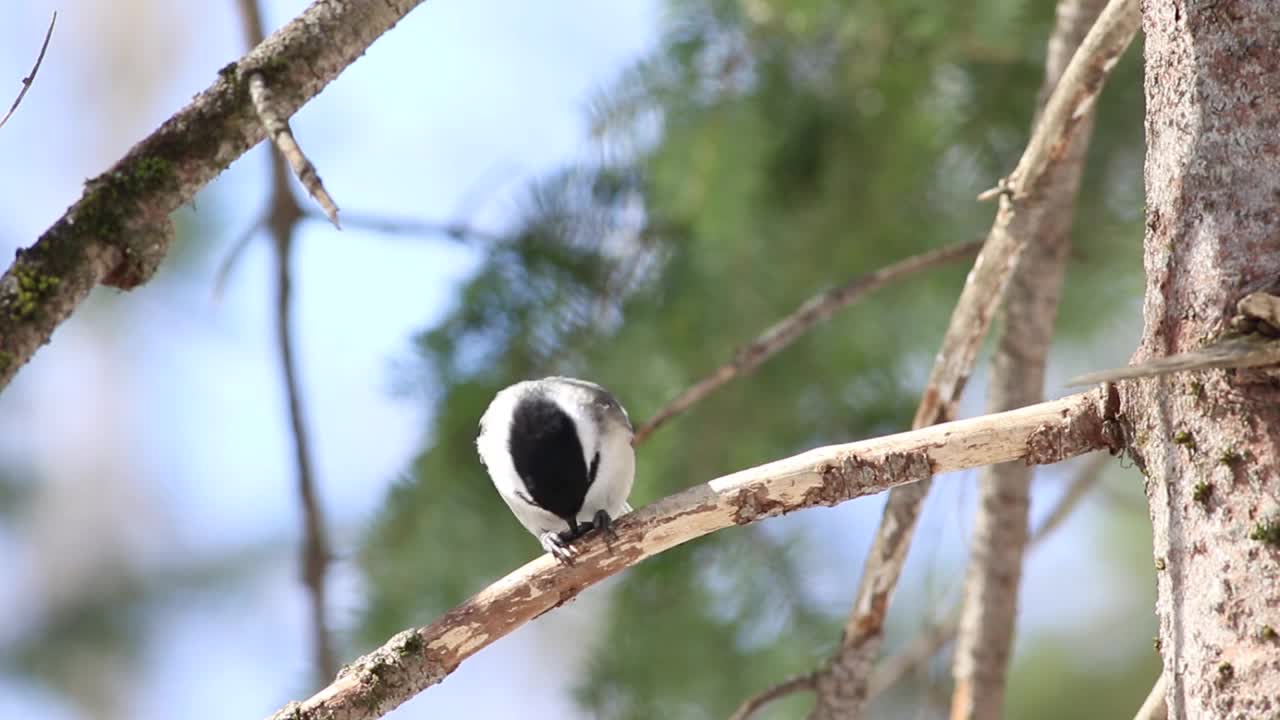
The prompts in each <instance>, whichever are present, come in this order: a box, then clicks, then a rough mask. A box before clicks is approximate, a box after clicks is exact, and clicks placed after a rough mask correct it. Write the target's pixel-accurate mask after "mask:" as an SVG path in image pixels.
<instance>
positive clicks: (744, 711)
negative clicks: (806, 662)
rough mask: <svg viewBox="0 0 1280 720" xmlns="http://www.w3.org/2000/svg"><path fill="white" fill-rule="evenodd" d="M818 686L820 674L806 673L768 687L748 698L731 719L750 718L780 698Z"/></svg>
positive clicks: (744, 719) (746, 719)
mask: <svg viewBox="0 0 1280 720" xmlns="http://www.w3.org/2000/svg"><path fill="white" fill-rule="evenodd" d="M817 687H818V674H817V673H805V674H804V675H797V676H795V677H793V678H791V679H789V680H783V681H782V682H780V683H778V684H777V685H774V686H773V687H771V688H767V689H765V690H763V691H761V692H759V693H756V694H755V695H752V696H751V697H749V698H747V699H746V700H743V701H742V704H741V705H739V706H738V709H737V710H735V711H734V712H733V715H731V716H729V720H750V718H751V716H752V715H755V714H756V713H757V712H760V711H761V710H763V709H764V707H765V706H766V705H768V704H769V703H771V702H773V701H775V700H780V699H782V698H784V697H786V696H788V695H794V694H795V693H798V692H813V691H814V690H815V689H816V688H817Z"/></svg>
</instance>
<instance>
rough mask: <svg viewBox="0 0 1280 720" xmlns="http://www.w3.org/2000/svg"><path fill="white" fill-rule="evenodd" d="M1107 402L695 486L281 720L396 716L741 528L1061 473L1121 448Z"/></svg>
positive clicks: (381, 657) (430, 629)
mask: <svg viewBox="0 0 1280 720" xmlns="http://www.w3.org/2000/svg"><path fill="white" fill-rule="evenodd" d="M1111 399H1112V398H1111V397H1110V396H1109V395H1108V394H1106V393H1104V392H1102V391H1101V390H1093V391H1090V392H1087V393H1082V394H1079V395H1072V396H1069V397H1066V398H1062V399H1061V400H1054V401H1052V402H1046V403H1041V404H1039V405H1033V406H1031V407H1027V408H1022V409H1019V410H1013V411H1011V412H1006V413H1000V414H998V415H986V416H983V417H979V418H973V419H969V420H961V421H957V422H952V423H946V424H942V425H934V426H932V427H928V428H924V429H921V430H914V431H911V432H906V433H900V434H897V435H889V436H886V437H881V438H875V439H872V440H863V441H861V442H855V443H847V444H844V445H831V446H828V447H822V448H817V449H815V450H810V451H808V452H806V453H802V454H800V455H796V456H793V457H789V458H785V459H782V460H777V461H774V462H771V463H767V464H764V465H760V466H757V467H754V468H749V469H746V470H742V471H739V472H736V473H733V474H731V475H726V476H724V477H720V478H717V479H715V480H712V481H710V482H708V483H704V484H701V485H695V486H693V487H690V488H689V489H687V490H684V491H682V492H679V493H677V494H675V495H672V496H669V497H667V498H665V499H663V500H660V501H658V502H656V503H653V504H652V505H648V506H646V507H644V508H642V509H640V510H638V511H636V512H634V513H631V514H628V515H625V516H623V517H622V518H621V519H619V520H618V522H617V525H616V526H615V529H616V531H617V535H618V536H617V539H616V540H613V541H612V542H611V543H604V542H600V541H599V539H598V538H597V540H596V542H588V543H586V544H585V545H584V547H583V548H582V553H581V554H580V555H579V556H578V558H577V560H576V562H575V563H574V564H573V565H569V566H565V565H561V564H560V563H558V562H556V561H555V560H554V559H552V558H551V557H550V556H549V555H543V556H541V557H539V558H538V559H536V560H534V561H532V562H530V563H529V564H527V565H525V566H524V567H522V568H520V569H518V570H516V571H515V572H513V573H511V574H510V575H508V576H507V577H505V578H503V579H501V580H498V581H497V582H495V583H494V584H492V585H490V586H489V587H488V588H486V589H485V590H483V591H481V592H480V593H479V594H477V595H475V596H474V597H472V598H471V599H469V600H467V601H466V602H464V603H462V604H461V605H459V606H458V607H456V608H454V609H453V610H450V611H449V612H447V613H445V614H444V615H442V616H440V617H439V618H437V619H436V620H435V622H433V623H431V624H430V625H427V626H425V627H422V628H418V629H415V630H406V631H404V632H401V633H398V634H397V635H396V636H394V637H392V638H391V639H390V640H389V641H388V642H387V643H386V644H385V645H383V646H382V647H381V648H379V649H377V650H375V651H373V652H372V653H370V654H368V655H366V656H364V657H363V658H361V659H359V660H357V661H355V662H354V663H352V664H351V665H349V666H347V667H346V669H344V671H343V672H342V673H341V674H340V675H339V676H338V679H337V680H336V681H334V682H333V683H332V684H331V685H329V686H328V687H326V688H324V689H323V690H321V691H320V692H318V693H316V694H315V695H313V696H312V697H311V698H309V699H308V700H306V701H304V702H301V703H296V702H295V703H290V704H289V705H287V706H285V707H284V708H283V709H281V710H280V711H279V712H277V713H276V714H275V715H273V716H272V720H337V719H339V718H341V719H342V720H359V719H364V718H374V717H379V716H381V715H384V714H386V713H387V712H390V711H391V710H392V709H394V708H396V707H397V706H399V705H400V704H401V703H403V702H404V701H406V700H408V699H409V698H410V697H412V696H414V695H416V694H417V693H419V692H421V691H422V690H425V689H426V688H428V687H430V686H432V685H434V684H436V683H438V682H440V681H441V680H442V679H444V677H445V676H447V675H448V674H449V673H451V672H453V670H454V669H456V668H457V667H458V665H459V664H460V663H462V662H463V661H464V660H466V659H467V658H469V657H471V656H472V655H474V654H475V653H476V652H478V651H479V650H480V649H482V648H484V647H486V646H487V645H490V644H492V643H493V642H495V641H496V640H498V639H499V638H502V637H503V636H505V635H507V634H509V633H511V632H512V631H514V630H515V629H516V628H519V627H520V626H522V625H524V624H525V623H528V622H529V621H530V620H533V619H534V618H536V617H538V616H539V615H542V614H543V613H546V612H549V611H550V610H553V609H555V608H556V607H558V606H560V605H563V604H564V603H566V602H568V601H570V600H572V599H573V598H574V597H576V596H577V595H578V593H580V592H582V591H583V590H585V589H586V588H588V587H590V586H591V585H594V584H596V583H598V582H600V581H601V580H603V579H604V578H606V577H608V576H610V575H613V574H615V573H617V572H620V571H621V570H623V569H624V568H626V567H629V566H631V565H634V564H636V563H638V562H640V561H641V560H644V559H645V558H648V557H651V556H653V555H656V554H658V553H660V552H663V551H665V550H668V549H670V548H673V547H676V546H677V545H680V544H682V543H685V542H688V541H690V540H693V539H695V538H698V537H702V536H703V535H707V534H710V533H712V532H715V531H717V530H722V529H724V528H727V527H731V526H734V525H745V524H748V523H753V522H756V521H758V520H763V519H765V518H768V517H773V516H776V515H781V514H784V513H788V512H793V511H796V510H800V509H803V508H808V507H816V506H832V505H837V504H840V503H842V502H846V501H848V500H852V499H854V498H856V497H862V496H864V495H870V494H874V493H878V492H882V491H884V490H886V489H888V488H891V487H899V486H903V485H905V484H909V483H918V482H922V481H924V480H927V479H928V478H929V477H931V476H932V475H933V474H937V473H946V472H952V471H955V470H961V469H965V468H971V467H977V466H980V465H986V464H990V463H993V462H1008V461H1011V460H1017V459H1022V460H1024V461H1025V462H1028V463H1035V464H1042V463H1053V462H1058V461H1061V460H1064V459H1066V458H1068V457H1073V456H1075V455H1080V454H1082V453H1086V452H1090V451H1093V450H1097V449H1100V448H1104V447H1107V448H1117V447H1118V436H1117V434H1116V433H1115V432H1113V431H1112V430H1111V429H1110V428H1111V427H1113V425H1114V418H1113V417H1111V416H1110V413H1111V411H1113V410H1114V409H1115V408H1114V403H1112V402H1110V400H1111Z"/></svg>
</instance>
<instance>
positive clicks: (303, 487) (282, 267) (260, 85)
mask: <svg viewBox="0 0 1280 720" xmlns="http://www.w3.org/2000/svg"><path fill="white" fill-rule="evenodd" d="M240 16H241V20H242V21H243V23H244V32H245V39H246V40H247V42H248V44H249V45H256V44H258V43H260V42H261V41H262V39H263V34H264V30H263V25H262V11H261V9H260V8H259V7H258V2H257V0H240ZM255 87H256V88H257V90H255ZM249 88H250V95H251V96H252V97H253V100H254V106H255V108H256V110H257V112H258V117H259V118H260V119H261V120H262V123H263V125H264V126H266V127H267V131H268V133H269V134H270V135H271V136H272V138H273V139H274V140H275V141H276V147H277V148H278V149H279V150H280V152H279V153H271V202H270V205H269V207H268V210H267V214H266V217H265V221H264V222H262V223H261V224H260V225H259V226H261V225H265V227H266V229H267V230H268V231H269V232H270V233H271V237H272V240H273V241H274V243H273V244H274V247H275V259H276V342H277V345H278V347H279V352H280V372H281V375H282V379H283V381H284V388H285V397H286V398H287V399H288V407H289V429H290V431H291V436H292V438H293V455H294V467H295V468H296V471H297V488H298V505H299V507H300V509H301V514H302V533H303V542H302V552H301V553H300V557H299V561H300V564H301V568H300V569H301V575H302V581H303V583H304V584H305V585H306V588H307V596H308V598H309V599H310V604H311V640H312V651H313V665H314V669H315V673H316V677H317V679H318V680H319V681H320V682H321V683H323V682H325V681H326V680H328V679H329V678H331V677H333V676H334V675H335V674H336V673H337V672H338V661H337V657H336V654H335V653H334V650H333V643H332V641H331V638H330V635H329V623H328V602H327V600H326V598H327V595H328V583H327V577H328V570H329V559H330V551H329V536H328V532H327V531H326V529H325V520H324V512H323V510H321V508H320V499H319V492H318V491H317V489H316V481H315V469H314V464H313V463H312V460H311V450H310V442H309V440H308V435H307V424H306V413H305V411H304V409H303V402H302V387H301V384H300V383H299V382H298V362H297V356H296V354H295V352H294V347H293V332H292V326H293V322H292V318H293V302H292V295H293V294H292V287H293V279H292V270H291V263H290V259H291V255H292V250H293V240H294V233H295V232H297V229H298V223H299V222H300V221H301V220H302V218H303V214H302V208H301V207H300V206H299V205H298V201H297V200H296V199H295V198H294V196H293V191H292V190H291V189H290V188H289V173H288V172H287V171H286V170H285V166H284V160H283V159H282V156H283V157H288V158H290V161H291V162H293V156H291V155H290V153H291V152H293V153H294V155H295V156H296V157H298V158H302V161H303V162H306V158H303V157H302V151H301V150H300V149H298V147H297V143H295V142H293V136H292V134H291V133H290V132H289V127H288V125H287V124H286V123H284V122H283V121H282V120H280V117H279V115H277V114H276V111H275V109H274V106H273V101H272V99H271V97H270V95H269V94H268V93H267V91H266V85H265V83H264V82H263V81H262V76H261V74H259V73H254V74H253V75H252V76H251V77H250V79H249ZM282 138H283V139H282ZM306 165H307V167H310V163H309V162H306ZM294 169H295V170H297V166H296V165H295V166H294ZM311 177H313V178H314V179H315V182H316V183H317V184H318V183H319V178H318V177H316V176H315V172H314V169H313V170H312V173H311ZM302 179H303V184H304V185H305V184H306V182H307V181H306V179H305V176H304V177H303V178H302ZM320 192H321V193H323V192H324V189H323V187H321V188H320ZM324 197H325V198H328V195H324ZM321 204H322V205H323V201H322V202H321ZM330 204H332V203H330ZM336 211H337V209H336V208H334V212H335V216H334V217H333V218H331V219H334V224H335V225H336V224H337V222H336ZM254 229H255V228H251V229H250V231H249V232H248V233H246V235H245V236H244V239H243V240H242V241H241V242H240V243H238V244H237V246H236V248H235V249H234V250H233V253H232V255H231V257H230V258H229V259H228V263H227V264H226V265H224V267H226V268H228V269H229V268H230V263H232V262H234V259H235V257H236V255H238V254H239V251H240V250H241V249H242V248H243V247H244V246H245V245H246V244H247V241H248V238H250V237H252V235H253V230H254Z"/></svg>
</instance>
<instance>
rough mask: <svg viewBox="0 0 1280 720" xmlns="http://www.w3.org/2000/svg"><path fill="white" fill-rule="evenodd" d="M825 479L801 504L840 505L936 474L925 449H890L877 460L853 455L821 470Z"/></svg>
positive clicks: (806, 495) (923, 479)
mask: <svg viewBox="0 0 1280 720" xmlns="http://www.w3.org/2000/svg"><path fill="white" fill-rule="evenodd" d="M818 472H819V474H821V475H822V482H821V483H820V484H819V485H817V486H816V487H813V488H811V489H810V490H808V491H807V492H805V494H804V499H803V500H802V505H803V506H805V507H809V506H812V505H826V506H831V505H837V504H839V503H842V502H844V501H845V500H851V499H853V498H856V497H861V496H863V495H867V494H870V493H874V492H880V491H882V490H884V489H885V488H886V487H893V486H897V485H903V484H906V483H913V482H924V481H925V480H928V479H929V478H931V477H933V461H932V460H930V459H929V453H928V452H927V451H925V450H915V451H909V452H891V453H886V454H885V455H883V456H881V457H880V458H879V459H878V460H866V459H863V458H861V457H858V456H857V455H854V454H849V455H846V456H844V457H843V458H842V459H841V460H840V461H839V462H836V463H827V464H824V465H822V466H821V467H820V468H819V469H818Z"/></svg>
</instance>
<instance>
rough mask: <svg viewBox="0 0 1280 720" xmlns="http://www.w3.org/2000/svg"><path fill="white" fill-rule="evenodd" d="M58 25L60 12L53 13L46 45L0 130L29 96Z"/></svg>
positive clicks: (42, 47) (45, 34) (1, 122)
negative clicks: (54, 28) (28, 93)
mask: <svg viewBox="0 0 1280 720" xmlns="http://www.w3.org/2000/svg"><path fill="white" fill-rule="evenodd" d="M56 24H58V11H57V10H55V11H54V12H53V19H52V20H50V21H49V29H48V30H46V31H45V33H44V43H42V44H41V45H40V54H39V55H37V56H36V64H35V65H34V66H32V68H31V72H30V73H28V74H27V76H26V77H24V78H22V90H20V91H19V92H18V97H16V98H14V100H13V104H12V105H10V106H9V112H6V113H5V114H4V117H2V118H0V128H2V127H4V124H5V123H7V122H9V118H11V117H13V113H14V111H15V110H17V109H18V106H19V105H21V104H22V98H24V97H26V96H27V91H28V90H30V89H31V83H33V82H35V81H36V73H38V72H40V63H42V62H44V54H45V52H46V51H47V50H48V49H49V40H50V39H52V38H53V26H54V25H56Z"/></svg>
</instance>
